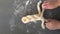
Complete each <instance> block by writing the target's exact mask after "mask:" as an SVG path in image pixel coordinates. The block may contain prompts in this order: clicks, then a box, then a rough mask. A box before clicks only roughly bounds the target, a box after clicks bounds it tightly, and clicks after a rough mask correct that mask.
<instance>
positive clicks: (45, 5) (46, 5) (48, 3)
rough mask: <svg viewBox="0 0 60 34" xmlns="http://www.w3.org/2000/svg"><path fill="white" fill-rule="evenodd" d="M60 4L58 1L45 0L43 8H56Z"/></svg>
mask: <svg viewBox="0 0 60 34" xmlns="http://www.w3.org/2000/svg"><path fill="white" fill-rule="evenodd" d="M58 6H59V4H58V2H57V1H56V2H53V3H52V2H50V1H44V2H43V4H42V9H54V8H56V7H58Z"/></svg>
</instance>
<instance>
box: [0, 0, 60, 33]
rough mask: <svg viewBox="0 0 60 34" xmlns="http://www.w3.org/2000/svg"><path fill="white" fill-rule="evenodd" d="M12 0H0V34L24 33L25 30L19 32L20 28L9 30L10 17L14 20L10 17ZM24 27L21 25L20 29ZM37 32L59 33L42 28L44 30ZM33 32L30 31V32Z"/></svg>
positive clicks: (12, 10)
mask: <svg viewBox="0 0 60 34" xmlns="http://www.w3.org/2000/svg"><path fill="white" fill-rule="evenodd" d="M13 2H14V0H0V34H22V33H23V34H25V33H24V32H25V31H23V32H22V33H21V30H19V28H16V30H15V31H11V29H10V19H12V21H14V18H11V16H12V14H13V12H14V9H13V4H12V3H13ZM13 17H14V16H13ZM16 19H19V18H16ZM24 27H25V26H24ZM24 27H22V28H21V29H22V30H25V28H24ZM38 32H40V33H39V34H60V31H49V30H46V31H45V30H44V31H38ZM34 33H35V32H32V34H34ZM27 34H29V33H27ZM30 34H31V33H30ZM35 34H37V33H35Z"/></svg>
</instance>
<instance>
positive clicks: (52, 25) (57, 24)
mask: <svg viewBox="0 0 60 34" xmlns="http://www.w3.org/2000/svg"><path fill="white" fill-rule="evenodd" d="M45 24H46V28H48V29H49V30H56V29H60V21H57V20H52V19H49V20H48V22H47V23H45Z"/></svg>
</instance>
